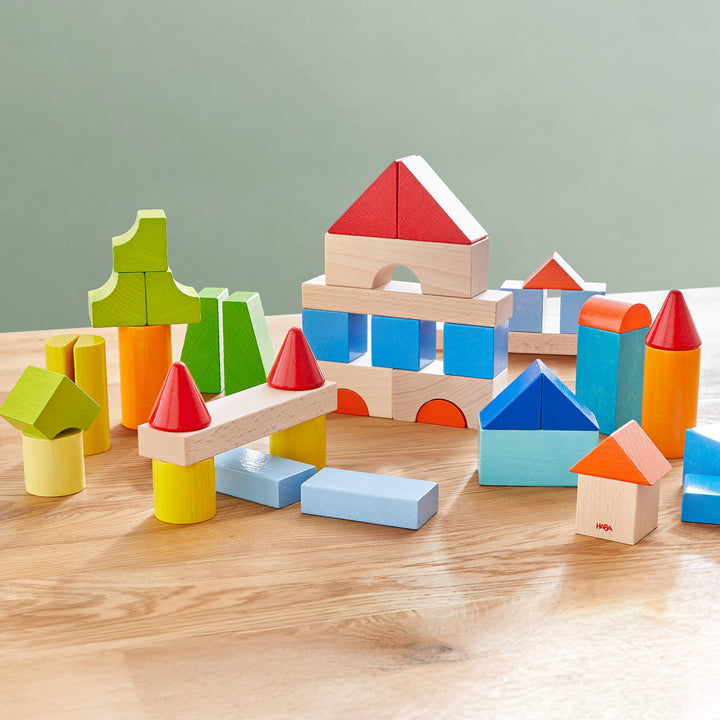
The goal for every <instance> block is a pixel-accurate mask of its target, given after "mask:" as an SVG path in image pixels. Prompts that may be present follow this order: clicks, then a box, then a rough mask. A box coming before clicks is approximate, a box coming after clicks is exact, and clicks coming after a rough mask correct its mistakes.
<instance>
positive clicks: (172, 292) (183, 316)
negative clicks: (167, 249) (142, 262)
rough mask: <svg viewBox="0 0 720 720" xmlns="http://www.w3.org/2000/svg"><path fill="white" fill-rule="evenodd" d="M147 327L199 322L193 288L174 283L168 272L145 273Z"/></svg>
mask: <svg viewBox="0 0 720 720" xmlns="http://www.w3.org/2000/svg"><path fill="white" fill-rule="evenodd" d="M145 298H146V303H147V324H148V325H176V324H179V323H198V322H200V298H199V297H198V294H197V292H196V291H195V288H192V287H189V286H187V285H181V284H180V283H178V282H176V281H175V278H173V274H172V272H171V271H170V270H166V271H165V272H146V273H145Z"/></svg>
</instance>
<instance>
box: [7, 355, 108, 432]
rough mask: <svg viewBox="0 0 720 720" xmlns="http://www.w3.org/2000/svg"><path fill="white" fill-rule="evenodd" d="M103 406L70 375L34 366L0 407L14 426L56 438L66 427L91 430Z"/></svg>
mask: <svg viewBox="0 0 720 720" xmlns="http://www.w3.org/2000/svg"><path fill="white" fill-rule="evenodd" d="M99 412H100V406H99V405H98V404H97V403H96V402H95V401H94V400H93V399H92V398H91V397H90V396H89V395H87V394H86V393H85V392H83V391H82V390H81V389H80V388H79V387H78V386H77V385H76V384H75V383H74V382H73V381H72V380H70V378H69V377H66V376H65V375H60V373H55V372H50V370H43V369H41V368H38V367H34V366H32V365H31V366H30V367H28V368H26V369H25V372H24V373H23V374H22V375H21V376H20V379H19V380H18V381H17V383H15V387H14V388H13V389H12V390H11V391H10V394H9V395H8V396H7V398H6V399H5V402H4V403H3V404H2V406H1V407H0V417H4V418H5V419H6V420H7V421H8V422H9V423H10V424H11V425H12V426H13V427H16V428H17V429H18V430H22V431H23V432H24V433H25V434H26V435H32V436H34V437H41V438H46V439H47V440H52V439H53V438H54V437H56V436H57V435H58V434H59V433H61V432H63V431H64V430H70V429H71V428H72V429H78V430H87V429H88V428H89V427H90V425H91V424H92V421H93V420H94V419H95V416H96V415H97V414H98V413H99Z"/></svg>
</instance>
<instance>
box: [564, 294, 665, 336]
mask: <svg viewBox="0 0 720 720" xmlns="http://www.w3.org/2000/svg"><path fill="white" fill-rule="evenodd" d="M578 324H579V325H585V326H587V327H592V328H597V329H598V330H608V331H609V332H614V333H626V332H630V331H632V330H640V328H645V327H650V325H651V324H652V315H650V310H648V308H647V306H646V305H643V304H642V303H635V304H634V305H633V304H631V303H626V302H621V301H620V300H611V299H610V298H607V297H605V296H604V295H593V296H592V297H591V298H589V299H588V300H587V301H586V302H585V304H584V305H583V306H582V310H580V317H579V318H578Z"/></svg>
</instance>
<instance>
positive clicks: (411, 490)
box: [300, 467, 438, 530]
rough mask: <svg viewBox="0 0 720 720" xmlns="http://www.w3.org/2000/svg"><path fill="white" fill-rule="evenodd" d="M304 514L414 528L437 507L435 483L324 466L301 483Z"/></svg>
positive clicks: (420, 525) (424, 521) (430, 515)
mask: <svg viewBox="0 0 720 720" xmlns="http://www.w3.org/2000/svg"><path fill="white" fill-rule="evenodd" d="M301 495H302V500H301V502H300V509H301V510H302V512H303V513H305V514H306V515H322V516H324V517H333V518H339V519H341V520H355V521H357V522H365V523H373V524H374V525H390V526H391V527H401V528H408V529H410V530H417V529H418V528H420V527H422V526H423V525H424V524H425V523H426V522H427V521H428V520H429V519H430V518H431V517H432V516H433V515H434V514H435V513H436V512H437V509H438V484H437V483H435V482H429V481H427V480H413V479H411V478H400V477H392V476H390V475H374V474H373V473H364V472H354V471H352V470H338V469H336V468H329V467H326V468H323V469H322V470H321V471H320V472H319V473H317V475H315V476H314V477H312V478H310V480H308V481H307V482H305V483H303V485H302V488H301Z"/></svg>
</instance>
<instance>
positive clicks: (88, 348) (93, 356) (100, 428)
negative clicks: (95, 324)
mask: <svg viewBox="0 0 720 720" xmlns="http://www.w3.org/2000/svg"><path fill="white" fill-rule="evenodd" d="M73 357H74V363H75V384H76V385H77V386H78V387H79V388H80V389H81V390H84V391H85V392H86V393H87V394H88V395H89V396H90V397H91V398H92V399H93V400H94V401H95V402H96V403H97V404H98V405H99V406H100V412H99V413H98V414H97V417H96V418H95V420H93V423H92V425H91V426H90V427H89V428H88V429H87V430H86V431H85V432H83V451H84V453H85V454H86V455H97V454H98V453H101V452H105V451H106V450H107V449H108V448H109V447H110V414H109V411H108V387H107V362H106V359H105V339H104V338H101V337H100V336H99V335H80V337H79V338H78V341H77V342H76V343H75V347H74V349H73Z"/></svg>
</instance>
